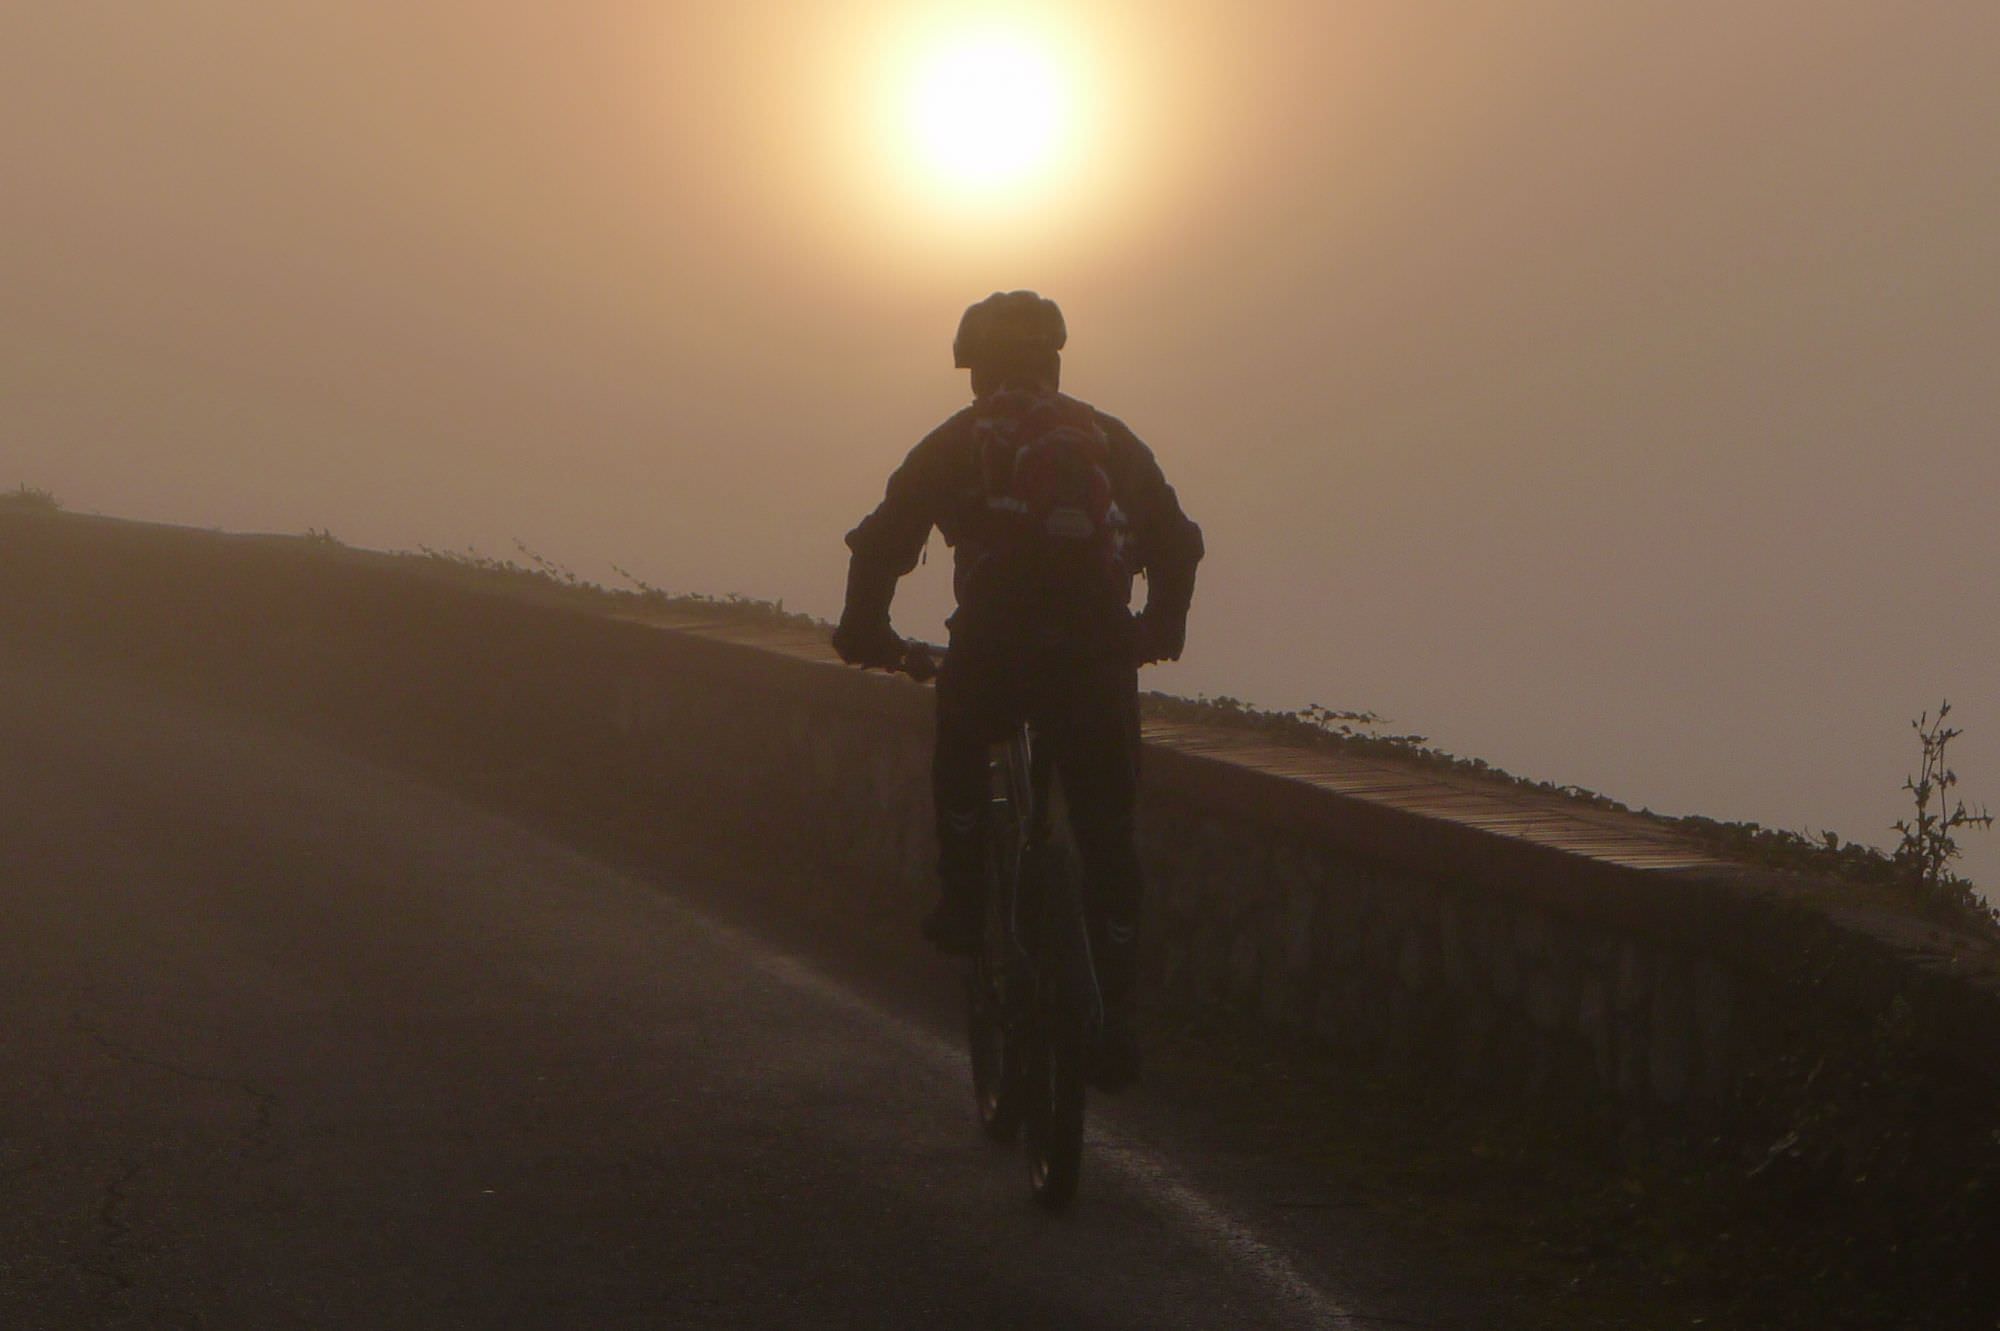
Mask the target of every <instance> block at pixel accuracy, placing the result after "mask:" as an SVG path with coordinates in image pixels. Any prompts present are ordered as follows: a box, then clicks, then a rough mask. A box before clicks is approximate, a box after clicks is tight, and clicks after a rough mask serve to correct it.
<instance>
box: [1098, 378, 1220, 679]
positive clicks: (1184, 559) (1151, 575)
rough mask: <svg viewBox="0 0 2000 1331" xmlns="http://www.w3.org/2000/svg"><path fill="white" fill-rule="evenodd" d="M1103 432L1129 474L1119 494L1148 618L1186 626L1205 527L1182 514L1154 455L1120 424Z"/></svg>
mask: <svg viewBox="0 0 2000 1331" xmlns="http://www.w3.org/2000/svg"><path fill="white" fill-rule="evenodd" d="M1105 432H1106V434H1107V436H1108V437H1109V439H1110V441H1111V448H1112V455H1113V457H1114V458H1116V459H1118V460H1119V462H1120V463H1121V464H1122V469H1123V470H1124V472H1125V476H1124V478H1123V479H1124V486H1123V488H1122V489H1121V493H1122V494H1125V495H1129V496H1130V498H1131V510H1132V511H1131V513H1130V515H1129V516H1130V518H1131V522H1132V534H1133V536H1134V538H1135V539H1136V541H1137V543H1138V551H1139V559H1140V567H1142V568H1143V569H1144V570H1145V573H1146V610H1145V613H1146V615H1147V616H1148V617H1149V618H1153V619H1155V620H1157V621H1158V622H1161V623H1163V624H1170V625H1174V626H1176V627H1177V626H1179V625H1182V624H1185V623H1186V621H1187V613H1188V606H1189V605H1190V604H1191V603H1192V602H1193V600H1194V574H1195V567H1196V566H1197V565H1199V564H1200V563H1201V557H1202V555H1203V553H1204V547H1203V544H1202V539H1201V528H1200V527H1198V526H1196V525H1195V523H1194V520H1193V519H1192V518H1190V517H1188V515H1187V514H1186V513H1184V512H1183V511H1182V510H1181V501H1180V496H1179V495H1177V494H1175V493H1174V487H1173V486H1171V485H1169V484H1167V478H1166V474H1165V473H1164V472H1162V471H1161V470H1160V464H1159V462H1158V461H1156V460H1155V459H1154V457H1153V451H1152V450H1151V449H1149V448H1147V447H1146V445H1145V444H1144V443H1142V442H1140V440H1139V437H1138V436H1137V435H1135V434H1133V433H1132V431H1131V430H1130V429H1129V428H1127V427H1126V425H1125V424H1124V423H1123V422H1122V421H1118V420H1115V419H1112V418H1110V417H1106V418H1105ZM1175 654H1176V655H1178V651H1176V653H1175Z"/></svg>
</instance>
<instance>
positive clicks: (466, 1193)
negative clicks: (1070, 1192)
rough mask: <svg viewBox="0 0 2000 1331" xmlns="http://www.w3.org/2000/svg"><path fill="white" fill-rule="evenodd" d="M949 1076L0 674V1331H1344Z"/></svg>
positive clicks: (699, 939) (162, 727)
mask: <svg viewBox="0 0 2000 1331" xmlns="http://www.w3.org/2000/svg"><path fill="white" fill-rule="evenodd" d="M964 1078H965V1073H964V1070H963V1064H962V1058H961V1056H960V1054H959V1052H958V1050H957V1049H955V1048H954V1047H952V1044H951V1043H950V1042H949V1041H948V1040H945V1039H941V1038H940V1037H939V1036H938V1035H936V1034H935V1033H933V1032H931V1031H930V1030H929V1029H927V1028H926V1027H925V1026H923V1025H922V1024H921V1023H916V1022H913V1021H911V1020H909V1019H907V1018H905V1017H903V1016H900V1015H898V1014H897V1013H895V1012H892V1011H887V1010H884V1009H882V1008H881V1007H878V1006H876V1005H874V1004H872V1003H870V1002H869V1001H867V1000H864V999H862V998H860V997H857V996H856V995H855V994H854V993H852V992H850V991H849V990H848V989H846V988H844V987H843V986H842V985H841V984H840V983H839V982H838V981H837V980H836V979H834V978H831V977H829V976H827V975H825V974H823V973H821V972H818V971H815V970H814V969H812V968H811V967H810V966H808V965H806V964H804V963H802V962H800V961H798V960H797V959H795V958H792V957H789V956H787V955H785V954H784V953H783V952H781V951H779V950H777V949H776V948H774V947H773V946H772V945H770V944H768V943H766V942H763V941H761V940H760V939H758V938H756V937H754V936H751V935H749V934H747V933H744V932H742V931H740V930H738V929H734V928H731V927H727V926H724V925H721V924H718V923H716V922H715V921H714V920H712V919H711V918H709V917H707V916H705V915H704V914H703V913H701V911H700V910H698V909H696V908H694V907H692V906H690V905H688V904H686V903H684V902H683V901H681V900H678V899H677V898H676V897H675V896H674V895H673V894H672V893H671V892H669V891H663V890H661V888H660V886H658V885H654V884H646V883H639V882H635V881H633V880H632V879H630V878H627V877H624V876H621V875H620V874H619V873H617V872H614V871H612V870H611V869H609V868H606V867H604V866H602V865H600V864H597V863H594V862H592V861H590V860H588V859H586V858H584V857H582V856H580V855H578V854H576V853H574V852H572V851H570V850H568V849H565V848H564V847H562V846H560V845H557V844H554V843H552V842H551V841H549V840H548V839H546V838H545V837H542V836H539V835H537V834H536V833H534V832H532V831H530V830H527V829H524V828H522V827H519V826H516V825H514V824H510V823H509V822H506V821H504V820H502V819H500V818H498V817H496V816H495V815H493V814H491V813H488V812H484V811H481V810H479V809H477V808H474V807H472V806H470V805H468V804H466V803H464V802H463V801H460V800H458V799H455V798H453V797H451V796H450V795H447V794H444V793H442V792H440V791H438V790H435V789H433V788H430V787H427V786H425V785H423V784H420V783H418V782H416V781H414V780H412V779H411V778H409V777H407V776H402V775H397V774H394V773H390V772H387V771H384V770H381V769H379V768H376V767H372V766H370V765H368V764H365V763H362V762H360V761H358V760H355V759H353V758H350V757H345V756H341V755H338V754H335V753H333V752H330V751H327V750H325V749H324V748H320V747H316V746H313V745H309V744H305V743H303V742H301V741H299V740H297V739H296V738H292V737H289V736H285V735H281V734H277V733H272V732H268V731H265V730H261V729H259V728H257V727H254V726H251V725H249V724H247V723H243V722H238V721H233V720H224V719H220V718H218V717H215V716H212V715H196V714H191V713H187V712H185V711H177V710H175V709H172V708H169V707H166V706H163V705H162V704H160V703H158V702H156V701H149V700H147V699H145V698H142V697H139V696H136V695H132V694H129V693H126V692H123V691H120V690H117V689H112V688H109V687H108V686H104V685H99V684H86V683H83V682H80V681H77V680H74V679H66V678H63V677H60V676H57V675H54V674H52V673H50V672H48V671H45V670H31V669H28V668H26V667H24V666H20V665H14V666H0V1327H5V1328H10V1329H11V1331H38V1329H40V1328H50V1329H53V1328H72V1327H76V1328H84V1327H88V1328H99V1327H104V1328H110V1327H126V1326H135V1327H174V1328H236V1327H243V1328H258V1331H274V1329H277V1328H290V1327H339V1328H346V1327H355V1328H371V1329H372V1328H402V1327H408V1328H424V1329H425V1331H437V1329H440V1328H454V1327H479V1328H500V1327H536V1328H540V1327H551V1328H569V1327H575V1328H594V1329H610V1328H625V1327H649V1328H651V1327H815V1328H819V1327H849V1326H852V1327H927V1328H928V1327H938V1328H956V1327H1007V1328H1022V1327H1049V1328H1066V1327H1106V1328H1113V1327H1132V1328H1140V1327H1144V1328H1171V1327H1202V1328H1224V1327H1226V1328H1253V1327H1292V1326H1345V1325H1363V1324H1369V1325H1373V1323H1364V1322H1362V1321H1361V1320H1356V1319H1350V1318H1349V1317H1348V1316H1347V1315H1346V1314H1345V1313H1344V1312H1343V1311H1342V1309H1341V1307H1340V1305H1339V1304H1338V1302H1337V1301H1336V1300H1335V1299H1333V1298H1331V1297H1329V1296H1328V1294H1327V1293H1326V1292H1325V1291H1322V1290H1320V1289H1317V1288H1315V1287H1314V1285H1313V1284H1312V1283H1311V1282H1310V1281H1309V1280H1308V1279H1307V1278H1306V1277H1304V1276H1302V1275H1301V1274H1300V1272H1299V1270H1298V1269H1297V1268H1296V1267H1295V1266H1294V1265H1293V1264H1292V1263H1291V1262H1290V1261H1289V1260H1288V1259H1287V1258H1286V1257H1285V1256H1283V1255H1281V1254H1280V1253H1279V1252H1277V1251H1274V1250H1273V1249H1272V1248H1270V1247H1268V1246H1267V1245H1266V1244H1265V1243H1264V1242H1263V1241H1261V1240H1260V1239H1259V1237H1258V1236H1257V1235H1256V1234H1254V1233H1252V1232H1250V1231H1249V1230H1248V1229H1246V1228H1244V1227H1243V1226H1242V1225H1240V1224H1238V1223H1237V1222H1236V1221H1234V1220H1232V1219H1231V1218H1230V1216H1229V1214H1228V1213H1227V1209H1226V1208H1225V1207H1220V1206H1218V1205H1217V1204H1216V1203H1215V1202H1214V1201H1212V1200H1211V1199H1210V1198H1208V1197H1207V1196H1205V1195H1204V1194H1202V1193H1201V1192H1199V1191H1197V1190H1196V1189H1195V1188H1193V1187H1192V1186H1190V1185H1189V1184H1187V1183H1186V1182H1184V1181H1182V1177H1181V1174H1180V1172H1179V1171H1178V1170H1177V1169H1176V1167H1175V1165H1174V1163H1173V1162H1172V1161H1171V1160H1169V1159H1165V1158H1162V1157H1161V1156H1160V1155H1158V1154H1156V1153H1155V1152H1153V1151H1151V1150H1148V1149H1145V1148H1142V1147H1139V1146H1137V1145H1134V1144H1132V1143H1131V1142H1129V1141H1125V1140H1122V1139H1121V1138H1120V1137H1119V1136H1118V1135H1117V1134H1115V1133H1111V1132H1107V1131H1104V1130H1102V1129H1100V1130H1099V1132H1098V1134H1097V1136H1096V1138H1095V1139H1094V1140H1093V1141H1092V1143H1091V1145H1090V1148H1089V1149H1090V1156H1089V1158H1088V1160H1087V1163H1086V1168H1087V1170H1088V1173H1087V1176H1086V1179H1085V1184H1084V1188H1085V1191H1084V1194H1083V1196H1082V1198H1081V1199H1080V1202H1079V1206H1078V1209H1077V1211H1076V1212H1075V1213H1074V1214H1073V1215H1071V1216H1068V1217H1065V1218H1062V1219H1051V1218H1049V1217H1047V1216H1044V1215H1042V1214H1040V1213H1039V1212H1037V1211H1036V1210H1035V1209H1034V1208H1033V1207H1032V1206H1031V1205H1030V1204H1029V1203H1028V1202H1027V1200H1026V1189H1025V1184H1024V1180H1023V1178H1022V1172H1021V1168H1020V1165H1019V1161H1018V1159H1017V1157H1015V1156H1014V1155H1012V1154H1010V1153H1008V1152H1006V1151H1004V1150H1001V1149H998V1148H994V1147H992V1146H990V1145H989V1144H987V1143H986V1142H984V1141H983V1140H982V1139H981V1138H980V1137H979V1136H978V1134H977V1131H976V1129H975V1127H974V1125H973V1122H972V1119H971V1114H970V1101H969V1095H968V1093H967V1091H966V1088H965V1084H964Z"/></svg>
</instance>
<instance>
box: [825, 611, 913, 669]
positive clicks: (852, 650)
mask: <svg viewBox="0 0 2000 1331" xmlns="http://www.w3.org/2000/svg"><path fill="white" fill-rule="evenodd" d="M833 650H835V651H836V652H839V653H840V659H841V660H843V661H845V662H847V664H849V665H854V666H860V667H862V668H863V669H864V670H866V669H870V668H873V669H881V670H888V669H891V668H893V667H895V666H899V665H901V664H902V663H903V657H904V654H905V653H906V652H908V650H909V648H908V647H907V646H906V645H905V644H904V642H903V640H902V638H900V637H898V636H897V634H896V630H894V629H892V628H890V627H889V621H888V620H886V619H875V620H862V621H860V622H854V621H850V620H847V619H842V620H841V621H840V627H839V628H836V629H835V630H834V631H833Z"/></svg>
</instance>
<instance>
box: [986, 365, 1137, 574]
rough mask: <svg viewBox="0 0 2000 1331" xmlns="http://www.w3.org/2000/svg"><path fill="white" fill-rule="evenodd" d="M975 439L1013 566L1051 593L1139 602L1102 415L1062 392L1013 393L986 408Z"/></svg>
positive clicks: (999, 538)
mask: <svg viewBox="0 0 2000 1331" xmlns="http://www.w3.org/2000/svg"><path fill="white" fill-rule="evenodd" d="M973 441H974V446H975V449H976V451H977V455H978V462H979V477H980V485H981V493H982V497H983V500H984V503H985V508H986V513H987V517H988V523H987V528H988V532H989V535H990V539H991V540H992V543H993V546H994V547H995V553H996V554H998V555H999V556H1000V557H1001V560H1002V562H1003V564H1004V565H1005V566H1007V567H1008V568H1009V569H1010V570H1011V571H1012V572H1013V573H1014V574H1015V575H1016V576H1017V577H1021V578H1025V579H1026V580H1028V581H1029V582H1030V583H1031V584H1033V586H1034V587H1035V588H1036V589H1038V590H1039V591H1040V592H1041V593H1042V594H1063V593H1069V594H1083V595H1088V594H1091V593H1095V592H1100V591H1109V592H1111V593H1113V594H1114V595H1123V596H1129V594H1130V590H1131V576H1132V575H1131V573H1130V571H1129V570H1128V569H1127V568H1126V560H1125V553H1126V546H1127V544H1128V543H1129V540H1130V534H1129V531H1128V527H1127V522H1126V515H1125V513H1124V510H1123V509H1121V508H1120V507H1119V505H1118V497H1117V495H1116V494H1115V493H1114V488H1113V485H1112V481H1111V470H1110V457H1111V447H1110V442H1109V440H1107V439H1106V438H1105V435H1104V431H1103V429H1102V428H1101V427H1100V426H1099V425H1098V423H1097V413H1096V412H1094V411H1092V410H1091V408H1090V407H1089V406H1088V405H1087V404H1085V403H1082V402H1079V401H1077V400H1076V399H1074V398H1068V397H1064V396H1062V395H1061V394H1059V393H1035V392H1029V391H1025V390H1018V389H1008V390H1003V391H1001V392H998V393H995V394H993V395H992V396H991V397H989V398H988V399H987V400H986V401H984V402H982V403H980V404H979V414H978V416H977V417H976V418H975V420H974V423H973ZM1121 589H1122V590H1121Z"/></svg>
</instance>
